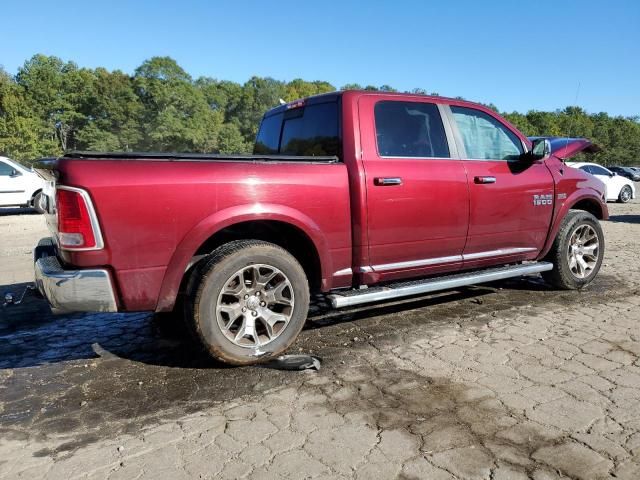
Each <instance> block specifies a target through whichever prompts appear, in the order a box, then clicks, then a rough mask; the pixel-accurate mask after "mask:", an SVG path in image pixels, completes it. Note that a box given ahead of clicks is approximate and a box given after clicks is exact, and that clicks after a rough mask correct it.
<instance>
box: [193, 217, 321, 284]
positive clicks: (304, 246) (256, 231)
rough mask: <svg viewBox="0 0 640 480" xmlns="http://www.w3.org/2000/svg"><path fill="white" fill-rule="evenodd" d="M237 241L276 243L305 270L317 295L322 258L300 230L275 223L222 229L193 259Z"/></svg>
mask: <svg viewBox="0 0 640 480" xmlns="http://www.w3.org/2000/svg"><path fill="white" fill-rule="evenodd" d="M234 240H262V241H265V242H269V243H273V244H275V245H278V246H280V247H282V248H284V249H285V250H287V251H288V252H289V253H291V255H293V256H294V257H295V258H296V260H298V262H300V265H301V266H302V268H303V269H304V272H305V274H306V275H307V280H308V281H309V287H310V288H311V290H312V291H318V290H319V289H320V286H321V281H322V271H321V268H320V256H319V255H318V251H317V250H316V247H315V245H314V244H313V242H312V241H311V239H310V238H309V237H308V236H307V234H306V233H304V232H303V231H302V230H300V229H299V228H298V227H296V226H294V225H291V224H289V223H285V222H280V221H276V220H254V221H249V222H242V223H237V224H235V225H231V226H229V227H226V228H223V229H222V230H220V231H218V232H216V233H215V234H213V235H212V236H211V237H209V238H208V239H207V240H206V241H205V242H204V243H203V244H202V245H201V246H200V247H199V248H198V250H197V251H196V253H195V254H194V259H198V257H200V256H202V255H208V254H209V253H211V252H212V251H214V250H215V249H216V248H218V247H219V246H221V245H224V244H225V243H229V242H232V241H234Z"/></svg>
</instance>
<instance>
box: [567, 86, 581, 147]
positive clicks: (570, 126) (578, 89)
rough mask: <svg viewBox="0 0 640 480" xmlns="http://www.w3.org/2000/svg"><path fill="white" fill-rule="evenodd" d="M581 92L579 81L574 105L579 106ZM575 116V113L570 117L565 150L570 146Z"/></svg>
mask: <svg viewBox="0 0 640 480" xmlns="http://www.w3.org/2000/svg"><path fill="white" fill-rule="evenodd" d="M579 94H580V82H578V87H577V88H576V98H575V100H574V101H573V106H574V107H576V108H577V107H578V95H579ZM574 118H575V114H574V115H572V116H571V118H569V131H568V132H567V139H566V143H565V146H564V148H565V151H566V149H567V147H568V146H569V141H570V140H571V129H572V127H573V119H574Z"/></svg>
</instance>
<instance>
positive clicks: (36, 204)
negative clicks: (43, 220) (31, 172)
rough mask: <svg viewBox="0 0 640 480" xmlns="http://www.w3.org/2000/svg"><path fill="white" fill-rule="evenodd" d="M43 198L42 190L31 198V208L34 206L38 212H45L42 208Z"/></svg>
mask: <svg viewBox="0 0 640 480" xmlns="http://www.w3.org/2000/svg"><path fill="white" fill-rule="evenodd" d="M41 198H42V192H38V193H36V195H35V196H34V197H33V199H32V200H31V205H30V206H31V208H33V209H34V210H35V211H36V212H38V213H44V210H42V208H40V199H41Z"/></svg>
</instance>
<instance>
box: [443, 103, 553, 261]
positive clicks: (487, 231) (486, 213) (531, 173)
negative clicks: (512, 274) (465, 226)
mask: <svg viewBox="0 0 640 480" xmlns="http://www.w3.org/2000/svg"><path fill="white" fill-rule="evenodd" d="M447 110H448V113H449V115H448V118H449V120H450V122H451V123H452V130H453V131H454V135H455V136H456V142H457V147H458V152H459V153H460V155H461V158H462V159H463V161H462V163H463V165H464V168H465V170H466V173H467V176H468V178H469V195H470V200H469V201H470V214H469V233H468V238H467V243H466V246H465V248H464V252H463V256H464V261H465V268H468V267H478V266H486V265H492V264H500V263H506V262H511V261H520V260H526V259H533V258H535V257H536V256H537V254H538V252H539V251H540V250H541V249H542V247H543V245H544V242H545V240H546V238H547V233H548V231H549V225H550V223H551V217H552V213H553V197H554V183H553V177H552V176H551V173H550V172H549V170H548V169H547V166H546V165H545V164H544V162H543V161H534V162H531V161H528V162H525V161H522V160H521V155H522V154H523V153H524V152H525V146H524V145H525V144H524V143H523V138H524V137H520V136H519V134H518V133H517V132H516V131H515V130H512V129H511V127H509V126H508V125H506V124H505V123H503V122H502V121H501V119H500V118H499V117H497V116H495V115H493V114H492V113H490V112H489V111H484V110H480V109H475V108H470V107H467V106H454V105H452V106H451V107H450V108H449V107H447Z"/></svg>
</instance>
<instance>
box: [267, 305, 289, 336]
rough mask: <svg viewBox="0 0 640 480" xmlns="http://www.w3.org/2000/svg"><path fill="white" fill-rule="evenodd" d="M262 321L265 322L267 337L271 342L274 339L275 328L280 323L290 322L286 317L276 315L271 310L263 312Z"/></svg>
mask: <svg viewBox="0 0 640 480" xmlns="http://www.w3.org/2000/svg"><path fill="white" fill-rule="evenodd" d="M262 319H263V320H264V326H265V328H266V330H267V335H268V336H269V339H270V340H271V339H272V338H273V337H274V329H273V327H275V326H276V325H277V324H278V323H287V322H288V318H287V317H286V316H285V315H283V314H281V313H276V312H274V311H272V310H269V309H268V308H266V309H264V310H263V312H262Z"/></svg>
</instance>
